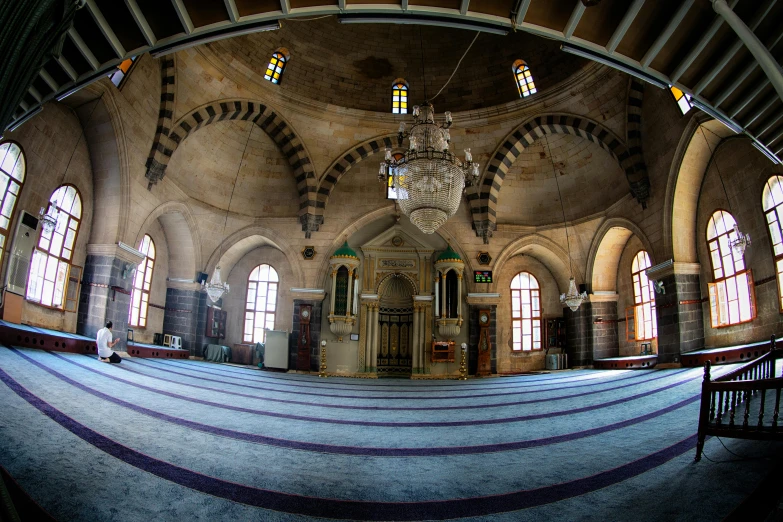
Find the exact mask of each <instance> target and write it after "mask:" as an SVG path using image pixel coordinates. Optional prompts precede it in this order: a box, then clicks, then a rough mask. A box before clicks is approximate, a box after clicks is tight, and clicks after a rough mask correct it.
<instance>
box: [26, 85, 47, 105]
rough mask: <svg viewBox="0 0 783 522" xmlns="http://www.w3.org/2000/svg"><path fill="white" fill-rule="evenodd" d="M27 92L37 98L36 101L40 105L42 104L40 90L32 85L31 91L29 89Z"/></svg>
mask: <svg viewBox="0 0 783 522" xmlns="http://www.w3.org/2000/svg"><path fill="white" fill-rule="evenodd" d="M27 92H28V93H29V94H30V96H32V97H33V98H35V101H37V102H38V103H41V100H43V96H41V93H40V92H38V89H36V88H35V87H33V86H32V85H31V86H30V88H29V89H27Z"/></svg>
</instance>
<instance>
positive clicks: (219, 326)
mask: <svg viewBox="0 0 783 522" xmlns="http://www.w3.org/2000/svg"><path fill="white" fill-rule="evenodd" d="M226 315H227V314H226V312H225V311H224V310H220V309H219V308H212V307H211V306H210V307H209V308H207V327H206V330H205V332H204V335H205V336H206V337H211V338H213V339H225V338H226Z"/></svg>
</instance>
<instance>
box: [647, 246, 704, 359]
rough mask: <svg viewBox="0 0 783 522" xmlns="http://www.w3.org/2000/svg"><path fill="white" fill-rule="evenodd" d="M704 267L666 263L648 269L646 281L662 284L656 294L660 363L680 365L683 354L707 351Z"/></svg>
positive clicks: (694, 264) (697, 264)
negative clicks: (701, 281) (703, 289)
mask: <svg viewBox="0 0 783 522" xmlns="http://www.w3.org/2000/svg"><path fill="white" fill-rule="evenodd" d="M700 274H701V265H699V263H679V262H673V261H671V260H669V261H665V262H663V263H660V264H658V265H655V266H653V267H651V268H648V269H647V277H649V278H650V279H653V280H656V281H661V282H663V288H664V292H665V293H663V294H658V293H656V294H655V309H656V313H657V319H658V362H659V363H677V362H679V361H680V354H681V353H685V352H690V351H693V350H700V349H702V348H704V315H703V311H702V306H703V302H702V297H701V283H700V278H699V276H700Z"/></svg>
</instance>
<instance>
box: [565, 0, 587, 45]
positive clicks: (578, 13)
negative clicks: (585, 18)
mask: <svg viewBox="0 0 783 522" xmlns="http://www.w3.org/2000/svg"><path fill="white" fill-rule="evenodd" d="M585 9H587V8H586V7H585V5H584V4H583V3H582V2H577V3H576V7H574V10H573V11H571V17H570V18H569V19H568V23H567V24H566V26H565V29H564V30H563V35H565V37H566V38H571V36H573V34H574V31H575V30H576V26H577V25H579V20H581V19H582V15H583V14H585Z"/></svg>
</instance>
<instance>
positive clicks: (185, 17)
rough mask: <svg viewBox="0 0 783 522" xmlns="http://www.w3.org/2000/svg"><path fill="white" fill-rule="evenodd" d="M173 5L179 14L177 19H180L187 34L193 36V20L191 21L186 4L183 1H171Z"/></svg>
mask: <svg viewBox="0 0 783 522" xmlns="http://www.w3.org/2000/svg"><path fill="white" fill-rule="evenodd" d="M171 5H173V6H174V10H175V11H176V12H177V18H179V21H180V23H181V24H182V28H183V30H184V31H185V34H191V33H192V32H193V20H191V19H190V14H189V13H188V9H187V8H186V7H185V4H184V3H183V2H182V0H171Z"/></svg>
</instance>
